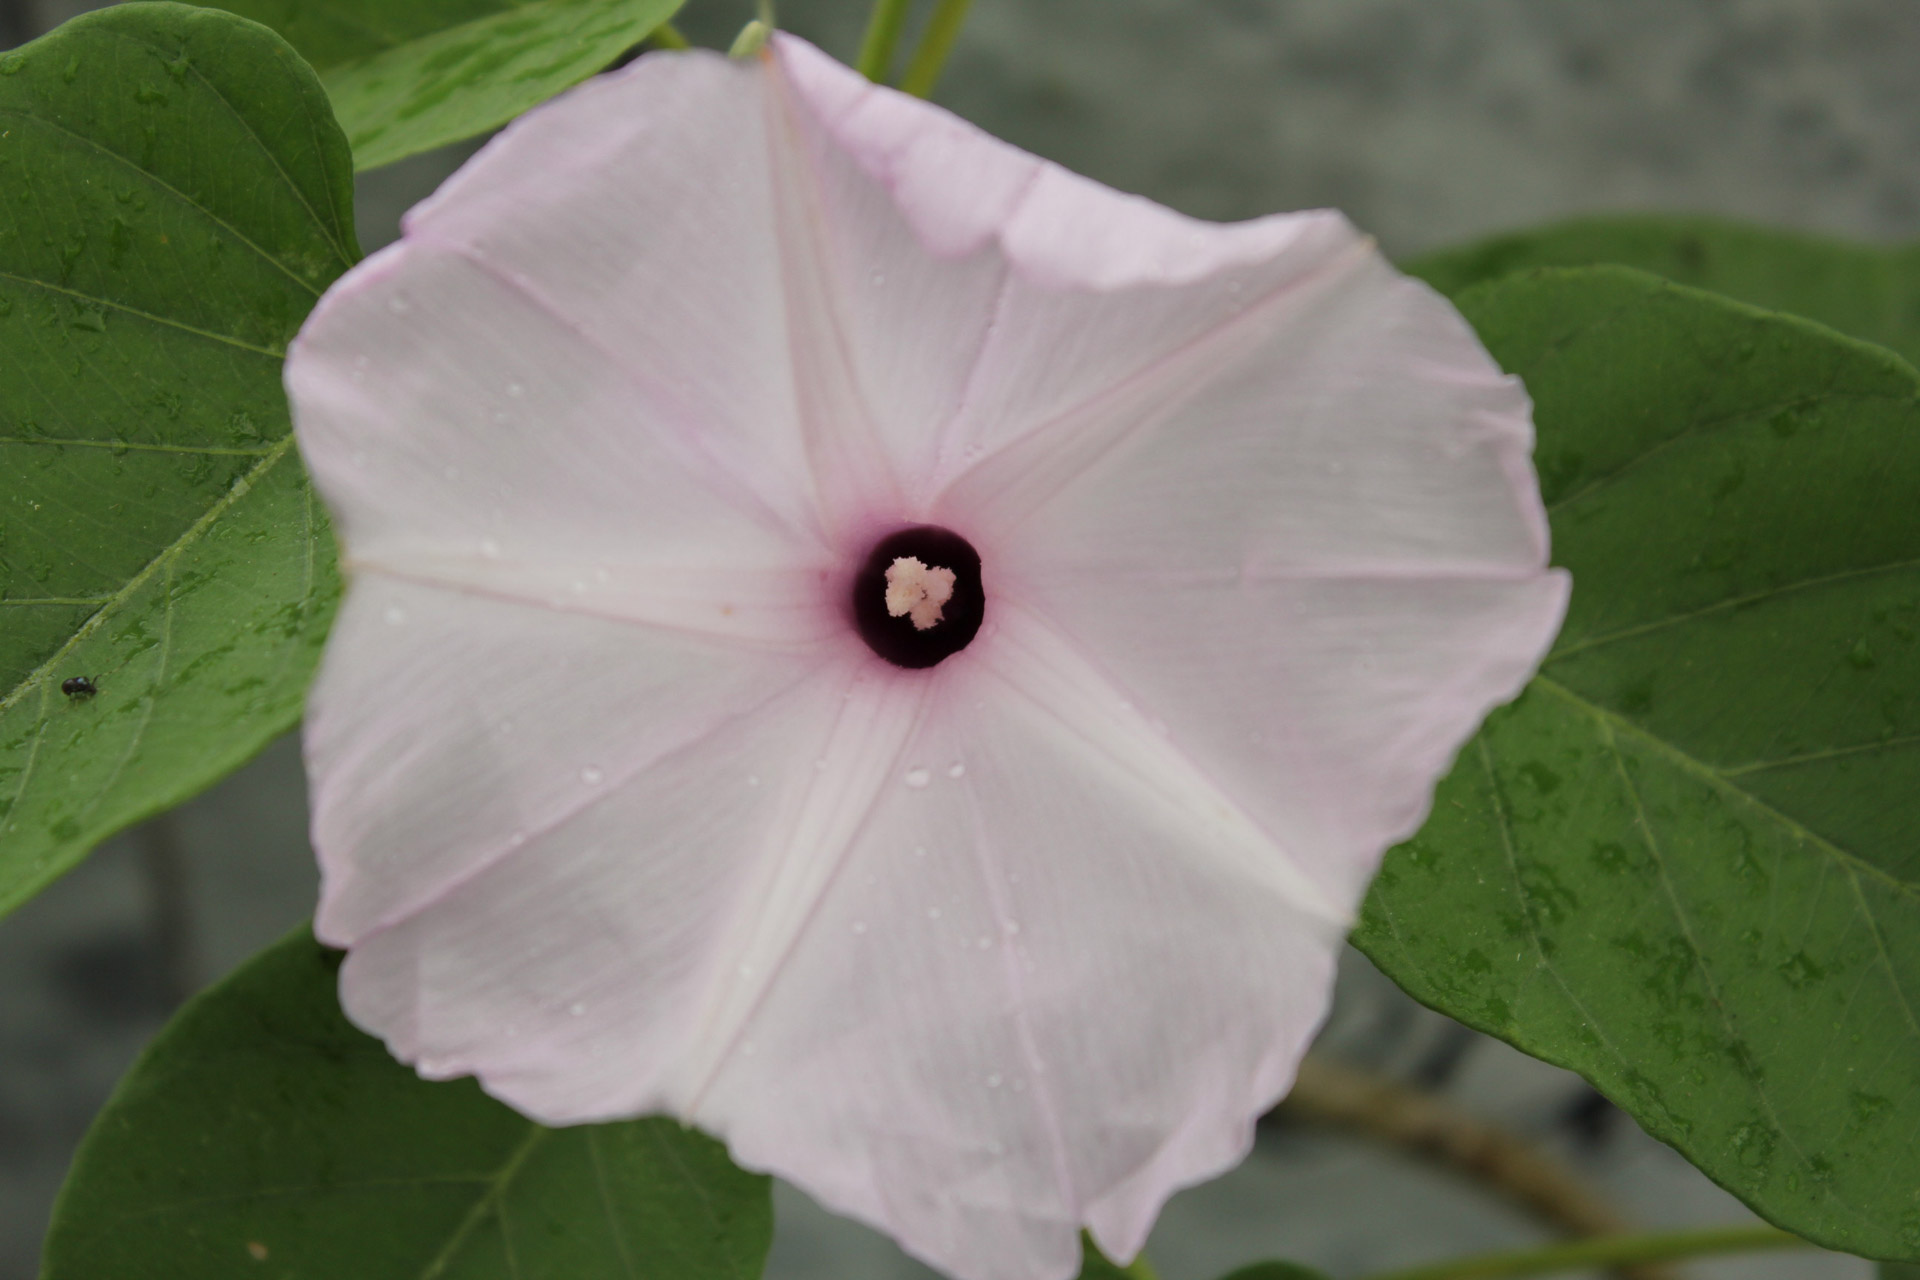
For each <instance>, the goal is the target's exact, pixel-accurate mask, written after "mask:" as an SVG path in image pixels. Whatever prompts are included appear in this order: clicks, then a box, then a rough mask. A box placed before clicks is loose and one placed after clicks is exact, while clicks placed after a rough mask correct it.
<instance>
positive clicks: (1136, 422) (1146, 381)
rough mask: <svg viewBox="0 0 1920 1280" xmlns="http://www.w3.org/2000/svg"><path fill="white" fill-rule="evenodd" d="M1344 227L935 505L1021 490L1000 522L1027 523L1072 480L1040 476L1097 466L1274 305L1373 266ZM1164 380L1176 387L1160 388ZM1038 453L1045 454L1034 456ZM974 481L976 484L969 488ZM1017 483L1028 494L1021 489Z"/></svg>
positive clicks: (994, 456) (1011, 447)
mask: <svg viewBox="0 0 1920 1280" xmlns="http://www.w3.org/2000/svg"><path fill="white" fill-rule="evenodd" d="M1335 216H1336V217H1337V215H1335ZM1338 225H1339V228H1340V229H1341V230H1343V231H1345V232H1346V233H1347V237H1348V238H1347V242H1346V244H1345V245H1343V246H1342V247H1341V248H1340V250H1338V251H1336V252H1334V253H1332V254H1330V255H1329V256H1328V258H1327V259H1326V260H1324V261H1322V262H1319V263H1317V264H1315V265H1314V266H1313V267H1311V268H1310V269H1308V270H1307V271H1305V272H1302V273H1300V274H1298V275H1291V276H1288V277H1287V278H1286V279H1284V280H1281V281H1279V282H1278V283H1277V284H1275V285H1274V286H1273V287H1272V288H1271V289H1270V290H1268V291H1267V292H1266V293H1265V294H1263V295H1261V296H1260V297H1258V298H1256V299H1254V300H1253V301H1252V302H1251V303H1249V304H1248V305H1247V306H1246V307H1245V308H1244V309H1241V310H1238V311H1233V312H1229V313H1228V314H1226V315H1223V316H1221V317H1220V318H1219V319H1218V320H1217V321H1215V322H1214V323H1213V324H1211V325H1210V326H1208V327H1207V328H1204V329H1202V330H1201V331H1200V332H1198V333H1195V334H1192V335H1190V336H1189V337H1188V338H1187V339H1186V340H1185V341H1183V342H1181V343H1180V344H1179V345H1177V346H1175V347H1172V348H1170V349H1168V350H1165V351H1162V352H1161V353H1160V354H1159V355H1157V356H1156V357H1155V358H1154V359H1153V361H1152V362H1151V363H1150V364H1148V365H1147V366H1146V367H1145V368H1143V369H1138V370H1135V371H1134V372H1132V373H1130V374H1129V375H1128V376H1126V377H1125V378H1123V379H1121V380H1120V381H1119V382H1116V383H1112V384H1109V385H1107V386H1104V387H1100V388H1098V389H1094V390H1092V391H1090V392H1089V393H1088V395H1087V396H1086V397H1085V398H1084V399H1082V400H1079V401H1078V402H1076V403H1073V404H1071V405H1069V406H1068V407H1066V408H1064V409H1061V410H1060V411H1058V412H1057V413H1055V414H1054V415H1053V416H1051V417H1050V418H1048V419H1046V420H1045V421H1042V422H1039V423H1035V424H1034V425H1032V426H1031V427H1029V428H1028V429H1026V430H1025V431H1022V432H1020V433H1018V434H1016V435H1013V436H1011V437H1008V438H1007V439H1005V440H1003V441H1000V442H998V443H997V444H996V445H995V446H994V447H993V448H992V449H991V450H989V451H987V452H985V453H983V454H982V455H981V456H980V457H978V458H976V459H974V460H972V462H971V465H969V466H968V467H967V468H966V469H965V470H963V471H961V472H960V473H959V474H958V475H955V476H953V477H952V478H951V479H950V480H948V481H947V483H946V485H945V486H944V488H943V490H942V492H941V494H940V495H939V497H938V498H936V500H935V506H936V509H939V508H940V507H942V506H954V507H957V508H958V509H962V510H969V511H971V510H974V509H976V508H977V507H978V506H980V505H982V504H984V505H986V506H988V507H995V506H998V505H999V502H998V501H996V499H999V500H1002V501H1004V500H1008V499H1013V498H1014V497H1015V496H1016V494H1017V496H1018V499H1019V505H1018V506H1017V507H1016V509H1015V510H1012V511H1001V510H996V511H995V512H994V520H995V522H996V523H999V524H1001V525H1002V527H1005V526H1007V525H1014V524H1018V523H1020V522H1021V521H1022V520H1023V519H1025V518H1026V517H1027V516H1029V515H1031V514H1032V513H1033V512H1034V511H1035V510H1036V509H1038V508H1039V507H1041V506H1043V505H1044V504H1045V503H1046V500H1047V499H1048V498H1049V497H1050V496H1052V494H1054V493H1057V492H1058V491H1059V490H1060V489H1061V488H1064V487H1066V485H1068V484H1069V483H1071V477H1069V476H1065V475H1062V476H1061V477H1060V478H1059V479H1058V480H1057V481H1055V482H1054V483H1053V484H1052V486H1051V487H1050V488H1046V489H1042V490H1040V491H1038V492H1034V491H1032V488H1031V486H1032V485H1033V483H1034V477H1036V476H1051V475H1053V474H1055V473H1056V472H1059V471H1067V470H1071V471H1072V472H1074V473H1076V474H1083V473H1085V472H1086V471H1088V470H1090V469H1092V468H1093V467H1094V466H1096V465H1098V463H1099V460H1100V458H1101V457H1102V456H1104V455H1105V454H1106V453H1108V452H1110V451H1111V450H1113V449H1115V448H1117V447H1119V446H1120V444H1122V443H1123V442H1124V441H1125V440H1126V439H1127V437H1128V436H1130V435H1132V434H1133V433H1134V432H1137V431H1140V430H1143V429H1144V428H1145V427H1147V426H1149V425H1151V424H1153V423H1156V422H1159V421H1162V420H1164V418H1165V416H1166V415H1167V414H1170V413H1173V412H1176V411H1177V410H1178V407H1179V403H1180V400H1181V399H1182V398H1184V395H1185V394H1188V393H1191V391H1193V390H1195V389H1197V385H1198V384H1201V383H1203V382H1204V381H1205V379H1206V377H1207V375H1208V374H1209V373H1211V372H1213V371H1214V370H1215V369H1217V368H1219V367H1223V366H1225V365H1227V364H1230V363H1231V362H1232V361H1233V359H1234V358H1235V355H1236V354H1237V353H1234V352H1231V351H1228V352H1219V353H1217V354H1216V351H1215V349H1216V348H1218V347H1221V346H1225V345H1227V344H1228V343H1229V341H1230V340H1231V339H1233V338H1235V337H1240V338H1242V340H1243V342H1247V343H1251V342H1253V341H1257V340H1258V336H1259V335H1258V334H1257V333H1250V332H1248V331H1249V330H1251V329H1253V328H1254V327H1255V326H1257V325H1258V324H1260V323H1261V322H1262V321H1264V320H1266V319H1267V318H1268V314H1269V312H1270V311H1271V310H1273V309H1275V308H1278V307H1279V306H1280V305H1281V304H1282V303H1285V302H1292V301H1295V300H1297V298H1298V296H1299V295H1300V294H1301V293H1302V291H1305V290H1310V289H1314V288H1325V287H1332V286H1333V285H1335V284H1336V283H1337V282H1338V279H1339V277H1340V276H1341V274H1342V273H1343V272H1344V271H1345V270H1347V269H1349V268H1355V267H1362V266H1366V265H1369V264H1370V263H1371V260H1372V259H1373V258H1374V257H1377V255H1378V250H1376V249H1375V248H1374V247H1373V242H1372V241H1371V240H1370V239H1366V238H1363V237H1360V236H1359V235H1358V234H1357V233H1356V232H1354V231H1353V230H1352V228H1351V227H1350V226H1347V225H1346V222H1345V219H1343V218H1342V219H1340V220H1339V224H1338ZM1209 357H1212V360H1213V363H1211V364H1209V363H1208V361H1209ZM1161 382H1166V383H1169V384H1176V385H1174V386H1172V387H1160V386H1157V385H1156V384H1158V383H1161ZM1169 392H1171V399H1170V400H1167V399H1162V400H1161V402H1160V403H1158V404H1157V405H1155V407H1154V408H1153V409H1152V410H1150V411H1149V412H1148V413H1147V414H1144V415H1137V416H1136V415H1132V414H1116V413H1112V412H1111V407H1112V406H1113V405H1114V404H1116V403H1119V402H1124V401H1126V400H1128V399H1129V398H1130V397H1139V398H1141V399H1154V398H1156V397H1157V396H1159V397H1164V396H1166V395H1167V394H1168V393H1169ZM1102 432H1104V433H1105V436H1106V438H1105V439H1104V440H1101V439H1099V438H1098V437H1099V435H1100V434H1101V433H1102ZM1053 435H1058V436H1060V437H1061V438H1060V439H1059V440H1057V441H1050V440H1049V439H1048V437H1049V436H1053ZM1049 445H1051V446H1052V448H1051V449H1050V448H1049ZM1056 451H1057V452H1056ZM1036 454H1037V455H1039V456H1037V457H1036V456H1034V455H1036ZM996 469H1000V470H1005V471H1006V472H1007V473H1008V474H1007V476H1006V479H1005V480H1004V481H1003V482H1002V486H1003V487H1000V488H999V489H998V492H997V493H996V492H995V491H994V485H993V472H994V471H995V470H996ZM970 480H971V481H972V482H973V484H972V486H969V483H968V482H969V481H970ZM1015 486H1019V487H1020V489H1024V490H1026V492H1019V491H1018V490H1016V488H1015ZM969 487H973V488H985V489H986V490H987V492H985V493H980V494H969V493H966V490H967V489H968V488H969ZM950 495H953V496H951V497H950Z"/></svg>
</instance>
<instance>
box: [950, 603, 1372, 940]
mask: <svg viewBox="0 0 1920 1280" xmlns="http://www.w3.org/2000/svg"><path fill="white" fill-rule="evenodd" d="M1020 612H1022V613H1024V614H1025V615H1026V616H1025V617H1022V618H1018V619H1015V620H1010V621H1007V622H1003V623H1002V624H1001V630H1000V633H999V634H998V635H997V636H996V637H995V640H996V641H997V642H998V643H997V644H996V646H995V654H994V660H990V661H989V662H987V663H986V664H984V666H985V669H986V670H987V671H988V672H989V673H990V674H991V675H992V676H993V677H994V678H995V679H996V680H998V681H999V682H1000V683H1001V684H1002V685H1003V686H1005V687H1006V688H1007V689H1008V690H1009V691H1010V692H1012V693H1013V694H1014V695H1016V696H1017V697H1019V698H1020V699H1022V700H1023V701H1024V702H1026V703H1027V705H1029V706H1030V707H1032V708H1033V709H1035V710H1036V711H1039V712H1041V713H1042V714H1043V715H1045V716H1047V717H1048V718H1049V719H1051V720H1052V721H1053V722H1054V723H1056V724H1057V725H1059V726H1060V728H1062V729H1063V730H1065V731H1066V732H1067V733H1069V734H1071V735H1072V736H1074V737H1075V738H1078V739H1079V740H1080V741H1081V742H1083V743H1084V744H1085V745H1086V746H1087V747H1089V748H1091V749H1092V750H1093V751H1094V752H1095V753H1096V754H1098V755H1100V756H1102V757H1104V758H1105V759H1106V760H1107V761H1108V762H1109V763H1110V764H1112V765H1113V766H1114V767H1116V768H1119V769H1120V770H1122V771H1123V772H1125V773H1127V774H1130V775H1132V776H1133V777H1134V778H1135V780H1136V781H1137V782H1138V783H1139V785H1140V786H1141V788H1142V789H1143V790H1144V791H1147V792H1150V793H1154V794H1157V795H1158V796H1159V798H1160V799H1161V801H1162V803H1164V804H1168V805H1170V806H1171V807H1173V808H1174V809H1175V810H1176V811H1177V812H1180V813H1181V814H1183V815H1184V816H1185V817H1186V818H1187V820H1188V821H1196V820H1198V821H1204V822H1205V823H1206V824H1207V825H1209V826H1216V825H1217V824H1219V823H1221V822H1224V823H1225V826H1226V829H1225V830H1223V831H1220V832H1219V834H1220V835H1222V836H1223V837H1225V838H1226V839H1225V840H1224V841H1222V843H1223V844H1224V843H1226V842H1227V841H1231V842H1234V843H1239V844H1242V845H1243V846H1244V845H1251V846H1253V847H1254V848H1257V849H1258V850H1259V852H1260V854H1262V855H1265V856H1267V857H1270V859H1271V863H1270V864H1267V863H1261V862H1251V863H1249V862H1246V861H1244V860H1242V861H1237V862H1227V861H1223V860H1217V859H1216V864H1217V866H1218V867H1219V869H1220V870H1222V871H1224V872H1227V873H1230V874H1233V875H1236V876H1239V877H1241V878H1243V879H1245V880H1246V881H1247V882H1248V883H1249V884H1252V885H1258V886H1259V887H1260V888H1261V889H1263V890H1265V891H1267V892H1270V893H1272V894H1274V895H1275V897H1276V899H1277V900H1278V901H1279V902H1280V903H1281V904H1283V905H1284V906H1286V907H1287V908H1288V909H1289V910H1291V911H1293V912H1294V913H1295V914H1297V915H1299V916H1300V917H1302V918H1303V919H1304V920H1307V921H1312V922H1315V923H1316V924H1317V925H1318V926H1320V927H1331V928H1333V929H1337V930H1340V931H1342V932H1344V931H1345V930H1346V929H1348V928H1350V927H1352V924H1353V912H1352V909H1351V908H1350V907H1345V906H1342V905H1340V903H1339V902H1338V901H1336V899H1335V898H1334V896H1333V895H1330V894H1329V893H1328V892H1327V891H1326V889H1325V888H1324V887H1322V886H1321V885H1319V884H1317V883H1316V882H1315V881H1314V879H1313V877H1312V876H1311V875H1310V874H1308V873H1307V871H1306V870H1305V869H1304V868H1302V867H1301V866H1300V865H1299V862H1298V860H1297V859H1296V858H1295V856H1294V855H1293V853H1292V852H1291V851H1290V850H1289V849H1288V848H1287V846H1286V845H1285V843H1283V842H1282V841H1281V840H1279V838H1278V837H1276V836H1275V835H1273V833H1272V832H1270V831H1268V830H1267V829H1266V827H1265V826H1264V824H1262V823H1261V822H1260V821H1259V820H1257V819H1256V818H1254V817H1253V815H1252V814H1250V813H1248V812H1247V811H1246V809H1245V808H1244V807H1243V806H1242V805H1240V804H1239V803H1238V802H1237V801H1235V800H1233V799H1232V798H1231V797H1229V796H1228V795H1227V794H1226V793H1225V792H1223V791H1221V790H1220V789H1219V788H1218V787H1216V786H1214V785H1213V783H1212V782H1211V780H1210V779H1209V778H1208V776H1207V772H1206V770H1204V769H1203V768H1201V767H1200V765H1199V763H1198V762H1197V761H1195V760H1193V759H1192V758H1191V757H1190V756H1188V755H1187V753H1186V752H1185V751H1184V750H1183V749H1182V748H1181V747H1180V745H1179V744H1178V743H1177V742H1175V741H1173V740H1172V738H1171V737H1169V736H1166V735H1164V734H1161V733H1159V732H1158V731H1157V730H1156V729H1154V728H1153V727H1152V725H1151V722H1150V721H1149V720H1148V718H1147V717H1148V715H1149V712H1148V711H1147V710H1146V709H1144V708H1142V707H1141V706H1140V705H1139V704H1138V703H1136V702H1135V701H1134V700H1133V698H1132V697H1131V696H1124V695H1125V690H1124V689H1123V688H1122V686H1120V685H1118V684H1117V683H1116V682H1115V680H1114V678H1113V676H1112V675H1111V673H1109V672H1106V671H1105V670H1103V669H1102V668H1101V666H1100V664H1099V663H1097V662H1096V661H1095V660H1094V659H1093V657H1092V655H1091V654H1090V652H1089V651H1088V650H1087V648H1086V646H1085V645H1084V644H1082V643H1081V642H1080V641H1079V640H1078V639H1077V638H1076V637H1074V636H1072V635H1071V634H1070V633H1068V632H1066V631H1064V630H1063V629H1061V628H1060V627H1059V626H1058V624H1056V623H1054V622H1053V621H1052V620H1050V619H1047V618H1046V617H1045V616H1044V615H1043V614H1041V613H1039V612H1038V611H1035V610H1032V609H1031V608H1026V609H1021V610H1020ZM1011 637H1019V639H1020V640H1025V641H1026V642H1027V643H1025V644H1023V645H1021V646H1020V647H1021V648H1022V649H1023V650H1024V652H1022V653H1020V654H1018V655H1014V654H1011V653H1009V652H1008V650H1009V649H1010V648H1011V646H1012V645H1013V644H1016V643H1019V641H1018V640H1013V639H1011ZM1035 642H1037V643H1035ZM1047 650H1051V652H1047ZM1009 658H1012V659H1013V661H1011V662H1009V661H1008V659H1009ZM1029 664H1031V666H1032V668H1033V671H1032V674H1034V675H1036V676H1038V677H1039V679H1037V680H1021V679H1019V678H1018V677H1017V676H1016V675H1015V674H1014V672H1016V671H1019V670H1021V669H1023V668H1026V667H1028V666H1029ZM1075 685H1077V686H1079V687H1071V686H1075ZM1088 686H1092V687H1088ZM1043 688H1058V689H1060V690H1062V691H1065V692H1067V694H1068V696H1070V697H1072V698H1073V699H1074V701H1075V702H1077V703H1079V704H1080V705H1079V707H1078V708H1076V709H1079V710H1085V711H1088V712H1095V713H1096V714H1100V713H1101V712H1102V711H1104V708H1101V709H1100V710H1099V711H1096V704H1097V703H1098V702H1100V701H1102V698H1101V695H1103V694H1105V695H1107V696H1106V697H1105V698H1104V702H1105V703H1106V704H1107V706H1111V707H1113V708H1114V709H1115V710H1116V711H1120V712H1122V713H1123V714H1113V713H1111V712H1107V713H1105V714H1101V719H1102V720H1103V721H1104V722H1105V723H1104V726H1103V730H1104V731H1102V732H1094V731H1092V730H1091V729H1090V728H1089V727H1088V726H1087V725H1085V724H1083V723H1080V722H1078V721H1077V720H1076V719H1075V717H1074V715H1073V714H1072V713H1071V712H1070V711H1069V710H1068V709H1067V708H1065V707H1063V706H1062V705H1060V703H1059V702H1058V701H1056V700H1055V699H1053V698H1049V697H1047V696H1046V694H1045V693H1043V692H1042V689H1043ZM1114 694H1121V695H1123V696H1112V695H1114ZM1122 743H1132V744H1134V745H1135V746H1136V748H1138V749H1139V750H1138V751H1137V752H1136V753H1130V754H1144V755H1145V756H1148V757H1151V761H1149V760H1148V759H1130V758H1128V756H1126V755H1123V754H1122V753H1121V752H1120V751H1118V750H1117V749H1116V745H1117V744H1122ZM1209 808H1210V809H1212V810H1213V812H1211V813H1207V812H1205V810H1207V809H1209ZM1194 848H1195V849H1196V850H1200V851H1203V852H1207V853H1212V852H1214V844H1213V843H1212V842H1207V841H1195V842H1194ZM1268 871H1270V872H1271V874H1263V872H1268Z"/></svg>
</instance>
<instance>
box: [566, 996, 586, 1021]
mask: <svg viewBox="0 0 1920 1280" xmlns="http://www.w3.org/2000/svg"><path fill="white" fill-rule="evenodd" d="M586 1011H587V1006H586V1005H584V1004H582V1003H580V1002H579V1001H578V1000H576V1001H574V1002H573V1003H572V1004H570V1005H568V1006H567V1012H568V1013H570V1014H572V1015H573V1016H574V1017H576V1018H578V1017H579V1016H581V1015H582V1014H584V1013H585V1012H586Z"/></svg>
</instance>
